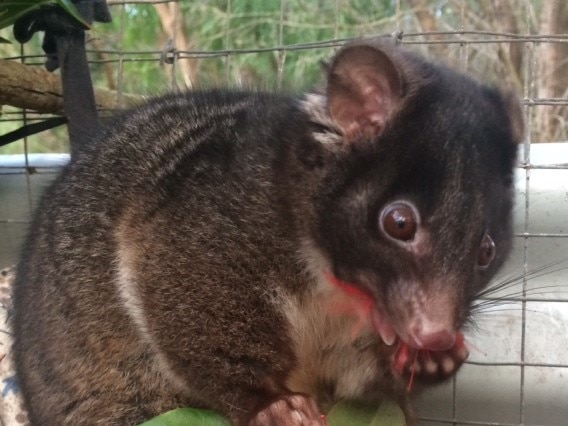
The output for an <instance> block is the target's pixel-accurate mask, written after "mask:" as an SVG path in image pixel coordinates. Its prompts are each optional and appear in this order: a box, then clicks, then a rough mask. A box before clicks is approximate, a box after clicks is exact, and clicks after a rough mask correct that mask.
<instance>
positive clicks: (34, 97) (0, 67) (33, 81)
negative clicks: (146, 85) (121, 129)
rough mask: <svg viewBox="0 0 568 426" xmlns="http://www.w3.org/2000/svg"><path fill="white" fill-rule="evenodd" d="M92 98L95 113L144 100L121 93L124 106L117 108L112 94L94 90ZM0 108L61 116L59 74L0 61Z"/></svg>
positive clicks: (111, 92) (115, 99) (61, 98)
mask: <svg viewBox="0 0 568 426" xmlns="http://www.w3.org/2000/svg"><path fill="white" fill-rule="evenodd" d="M95 98H96V104H97V109H99V110H116V109H121V108H124V107H129V106H134V105H136V104H139V103H140V102H142V101H143V100H144V98H143V97H142V96H137V95H127V94H125V95H123V100H124V105H119V104H118V101H117V94H116V92H113V91H110V90H103V89H95ZM0 105H11V106H14V107H18V108H27V109H31V110H35V111H38V112H40V113H52V114H63V91H62V88H61V81H60V79H59V75H55V74H52V73H50V72H48V71H46V70H45V69H43V68H40V67H34V66H29V65H23V64H20V63H17V62H14V61H7V60H3V59H0Z"/></svg>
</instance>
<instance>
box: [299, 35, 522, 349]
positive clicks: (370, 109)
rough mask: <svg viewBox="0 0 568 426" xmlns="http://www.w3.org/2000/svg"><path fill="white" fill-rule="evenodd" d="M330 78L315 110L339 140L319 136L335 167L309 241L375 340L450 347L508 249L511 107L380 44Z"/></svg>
mask: <svg viewBox="0 0 568 426" xmlns="http://www.w3.org/2000/svg"><path fill="white" fill-rule="evenodd" d="M328 73H329V75H328V82H327V93H326V95H325V96H322V97H321V98H320V99H319V102H320V103H321V104H322V105H325V107H324V108H325V114H327V117H328V119H329V125H328V130H326V131H327V132H328V133H332V134H334V135H335V136H333V137H331V136H330V135H329V134H328V135H327V136H326V135H325V132H326V131H322V134H320V135H317V136H316V139H318V140H320V143H321V144H322V145H327V146H328V147H327V148H326V149H329V150H333V152H334V157H333V158H334V161H333V162H332V163H333V165H332V166H330V167H329V170H328V171H327V172H326V173H327V174H326V178H325V179H324V181H323V183H322V185H321V188H320V190H319V191H318V193H317V195H316V196H315V198H314V200H313V201H314V205H315V210H316V213H317V214H316V216H317V218H318V219H317V221H316V223H314V224H312V229H311V239H312V241H313V243H314V244H315V246H316V247H317V249H318V250H319V251H320V252H321V253H322V254H323V256H324V257H325V258H326V260H327V263H328V264H329V267H330V269H331V271H329V272H330V273H331V274H333V275H334V276H335V277H337V278H338V279H339V280H342V281H345V282H349V283H352V284H353V285H355V286H357V288H359V289H360V290H362V291H363V292H365V293H366V294H368V295H369V296H370V297H371V298H372V299H373V300H374V307H373V318H375V321H374V323H375V330H376V331H377V334H378V335H379V336H380V337H381V338H382V340H383V341H385V342H386V343H388V344H392V342H393V341H395V340H399V341H402V342H404V343H405V344H406V345H407V346H408V347H410V348H414V349H418V350H422V349H424V350H431V351H445V350H448V349H451V348H452V347H454V346H455V344H456V339H458V338H459V336H460V330H461V329H462V327H463V326H464V324H465V323H466V321H467V319H468V316H469V311H470V306H471V303H472V302H473V300H474V299H475V297H476V295H477V294H478V293H479V292H480V290H482V289H483V288H484V287H485V286H486V285H487V284H488V282H489V280H490V279H491V277H492V276H493V275H494V274H495V272H496V271H497V269H498V268H499V266H500V265H501V264H502V263H503V261H504V259H505V257H506V255H507V253H508V251H509V246H510V240H511V208H512V202H513V200H512V193H513V190H512V189H513V188H512V175H513V166H514V162H515V153H516V145H517V143H518V142H519V140H520V139H521V138H522V134H523V120H522V115H521V110H520V107H519V105H518V103H517V102H516V101H515V99H514V97H513V96H512V95H509V94H504V93H502V92H500V91H498V90H495V89H492V88H490V87H487V86H485V85H482V84H480V83H478V82H477V81H475V80H473V79H472V78H470V77H468V76H465V75H463V74H460V73H458V72H455V71H452V70H450V69H448V68H446V67H442V66H437V65H433V64H430V63H428V62H426V61H424V60H423V59H421V58H419V57H418V56H415V55H413V54H410V53H407V52H405V51H402V50H401V49H398V48H396V47H394V46H392V45H391V44H388V43H382V42H381V43H367V42H357V43H353V44H350V45H348V46H346V47H344V48H343V49H341V50H340V51H339V52H338V54H337V55H336V56H335V58H334V59H333V61H332V62H331V64H330V65H329V69H328ZM313 102H314V105H312V106H313V109H314V111H316V110H317V109H318V107H317V105H315V104H316V103H317V102H315V100H314V101H313ZM320 107H321V105H320ZM306 109H307V110H309V107H306ZM320 109H321V108H320ZM321 115H322V114H321V111H320V113H313V116H314V117H316V118H315V120H319V121H320V122H321V121H323V120H321ZM332 128H333V129H334V130H333V131H332V130H330V129H332Z"/></svg>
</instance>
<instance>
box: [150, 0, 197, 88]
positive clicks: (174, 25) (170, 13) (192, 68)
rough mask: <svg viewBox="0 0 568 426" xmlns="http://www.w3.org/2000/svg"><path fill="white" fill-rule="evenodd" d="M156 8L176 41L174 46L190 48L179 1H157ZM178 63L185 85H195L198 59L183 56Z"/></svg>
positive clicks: (163, 28)
mask: <svg viewBox="0 0 568 426" xmlns="http://www.w3.org/2000/svg"><path fill="white" fill-rule="evenodd" d="M154 8H155V9H156V12H157V13H158V16H159V17H160V22H161V23H162V30H163V31H164V33H165V34H166V35H167V37H168V38H169V39H170V40H172V41H173V42H174V46H173V47H174V48H175V49H180V50H188V49H190V48H191V44H190V42H189V41H188V39H187V35H186V34H187V31H186V27H185V21H184V19H183V15H182V12H181V8H180V5H179V3H178V2H175V3H157V4H155V5H154ZM176 17H177V19H176ZM177 64H178V66H179V67H180V69H181V72H182V76H183V79H184V82H185V85H186V86H187V87H195V85H196V84H197V82H198V78H199V68H198V62H197V60H196V59H190V58H183V59H178V61H177Z"/></svg>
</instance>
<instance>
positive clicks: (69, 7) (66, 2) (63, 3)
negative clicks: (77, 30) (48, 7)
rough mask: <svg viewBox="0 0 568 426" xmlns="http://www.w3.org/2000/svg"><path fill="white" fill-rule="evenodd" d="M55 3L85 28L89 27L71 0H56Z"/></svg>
mask: <svg viewBox="0 0 568 426" xmlns="http://www.w3.org/2000/svg"><path fill="white" fill-rule="evenodd" d="M55 3H57V4H58V5H59V6H60V7H61V8H62V9H63V10H64V11H66V12H67V13H68V14H69V15H71V16H72V17H73V18H75V19H76V20H77V21H78V22H80V23H81V24H82V25H83V26H84V27H85V29H89V28H91V26H90V25H89V24H88V22H87V21H85V20H84V19H83V17H82V16H81V14H80V13H79V11H78V10H77V8H76V7H75V5H74V4H73V3H71V0H56V1H55Z"/></svg>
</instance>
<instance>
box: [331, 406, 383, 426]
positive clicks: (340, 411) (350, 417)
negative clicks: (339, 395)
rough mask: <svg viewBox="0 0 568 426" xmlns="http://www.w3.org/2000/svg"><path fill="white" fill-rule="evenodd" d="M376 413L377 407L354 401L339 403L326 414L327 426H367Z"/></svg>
mask: <svg viewBox="0 0 568 426" xmlns="http://www.w3.org/2000/svg"><path fill="white" fill-rule="evenodd" d="M376 413H377V406H376V405H375V406H372V405H367V404H363V403H360V402H354V401H341V402H338V403H337V404H335V405H334V406H333V407H331V410H329V413H327V422H328V423H329V426H369V425H370V424H371V421H372V420H373V417H375V414H376Z"/></svg>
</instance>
